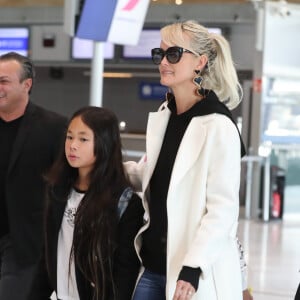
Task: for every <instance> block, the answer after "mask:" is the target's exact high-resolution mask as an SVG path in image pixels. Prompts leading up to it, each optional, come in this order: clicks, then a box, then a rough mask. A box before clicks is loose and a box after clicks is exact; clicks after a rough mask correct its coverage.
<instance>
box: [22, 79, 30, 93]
mask: <svg viewBox="0 0 300 300" xmlns="http://www.w3.org/2000/svg"><path fill="white" fill-rule="evenodd" d="M23 85H24V87H25V89H26V90H27V92H29V91H30V89H31V87H32V78H27V79H24V81H23Z"/></svg>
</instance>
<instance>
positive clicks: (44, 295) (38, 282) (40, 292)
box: [28, 251, 54, 300]
mask: <svg viewBox="0 0 300 300" xmlns="http://www.w3.org/2000/svg"><path fill="white" fill-rule="evenodd" d="M44 253H45V251H43V254H42V255H41V257H40V259H39V261H38V266H37V269H36V272H35V274H34V279H33V283H32V286H31V289H30V293H29V297H28V299H30V300H50V297H51V294H52V293H53V291H54V290H53V288H52V287H51V285H50V281H49V277H48V272H47V268H46V262H45V254H44Z"/></svg>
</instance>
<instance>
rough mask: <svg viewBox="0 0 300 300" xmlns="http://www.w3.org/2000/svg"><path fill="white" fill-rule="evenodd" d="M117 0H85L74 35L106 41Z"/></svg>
mask: <svg viewBox="0 0 300 300" xmlns="http://www.w3.org/2000/svg"><path fill="white" fill-rule="evenodd" d="M116 5H117V0H85V3H84V7H83V10H82V13H81V16H80V20H79V24H78V29H77V32H76V36H77V37H79V38H82V39H89V40H94V41H106V40H107V36H108V33H109V29H110V24H111V22H112V18H113V15H114V11H115V8H116Z"/></svg>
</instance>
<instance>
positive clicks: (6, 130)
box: [0, 117, 22, 238]
mask: <svg viewBox="0 0 300 300" xmlns="http://www.w3.org/2000/svg"><path fill="white" fill-rule="evenodd" d="M21 120H22V117H20V118H18V119H16V120H13V121H10V122H5V121H4V120H2V119H1V118H0V145H1V147H0V238H1V237H3V236H4V235H6V234H8V233H9V224H8V216H7V207H6V199H5V194H6V191H5V181H6V175H7V170H8V165H9V159H10V154H11V152H12V147H13V144H14V141H15V138H16V136H17V132H18V129H19V125H20V122H21Z"/></svg>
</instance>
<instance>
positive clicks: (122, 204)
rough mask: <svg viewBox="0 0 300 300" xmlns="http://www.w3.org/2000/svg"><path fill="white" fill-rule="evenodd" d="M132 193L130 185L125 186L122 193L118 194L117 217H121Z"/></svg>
mask: <svg viewBox="0 0 300 300" xmlns="http://www.w3.org/2000/svg"><path fill="white" fill-rule="evenodd" d="M132 194H133V190H132V188H131V187H127V188H126V189H125V190H124V191H123V193H122V195H121V196H120V199H119V203H118V214H119V219H121V217H122V215H123V213H124V211H125V210H126V208H127V206H128V203H129V200H130V199H131V197H132Z"/></svg>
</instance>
